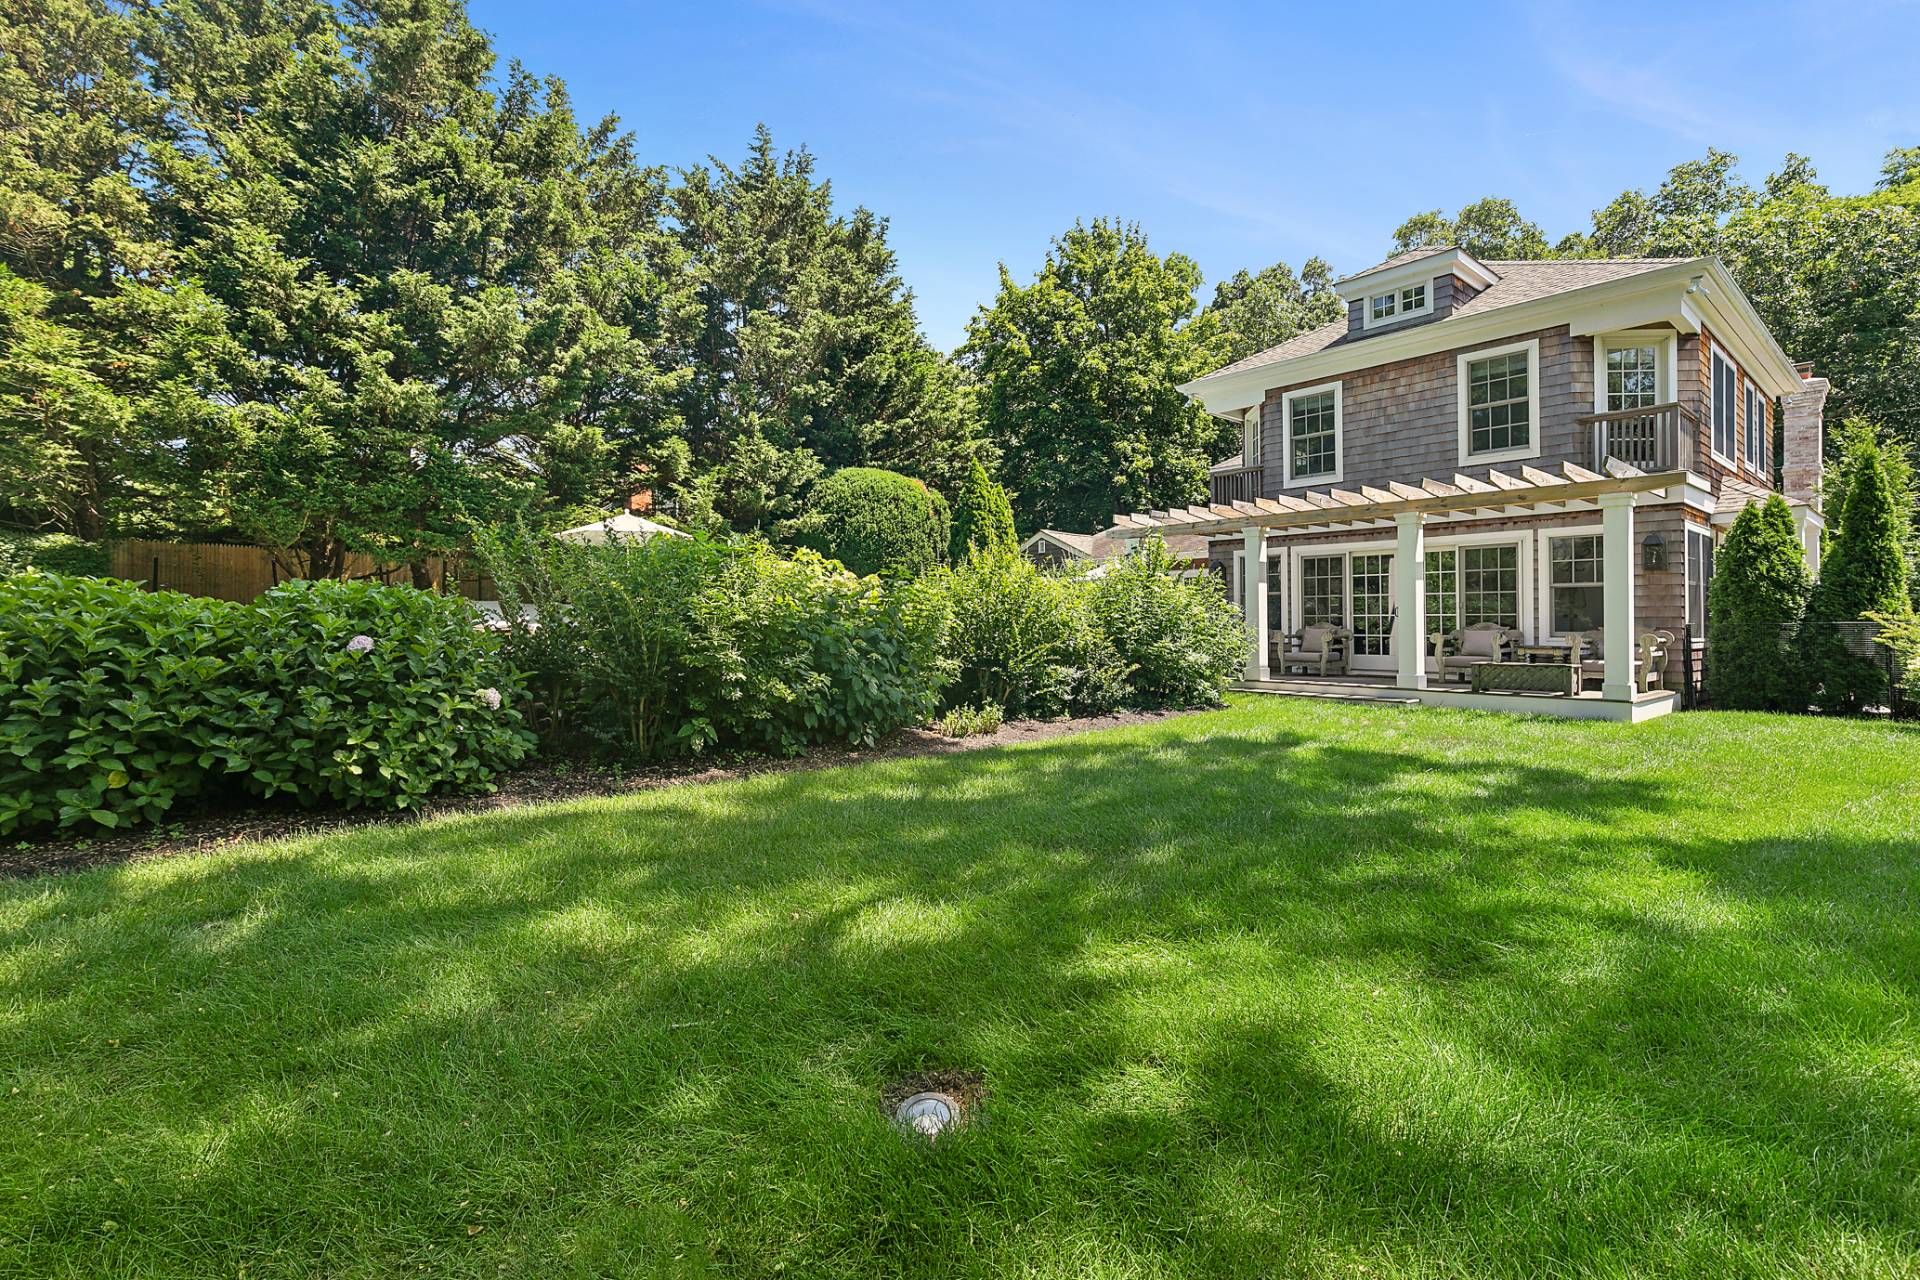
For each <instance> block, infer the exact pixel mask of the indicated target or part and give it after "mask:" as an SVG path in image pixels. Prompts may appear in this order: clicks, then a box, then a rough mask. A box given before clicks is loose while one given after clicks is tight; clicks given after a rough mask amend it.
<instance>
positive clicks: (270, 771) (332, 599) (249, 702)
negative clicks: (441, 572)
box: [214, 582, 532, 809]
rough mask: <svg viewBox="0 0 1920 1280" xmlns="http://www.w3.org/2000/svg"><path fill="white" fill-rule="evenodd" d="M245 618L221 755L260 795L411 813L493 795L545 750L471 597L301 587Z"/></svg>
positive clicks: (218, 745)
mask: <svg viewBox="0 0 1920 1280" xmlns="http://www.w3.org/2000/svg"><path fill="white" fill-rule="evenodd" d="M244 619H245V621H244V628H243V633H244V641H245V643H244V644H243V645H242V646H241V648H240V649H239V651H238V652H237V653H236V654H235V655H234V659H233V664H232V678H231V679H230V680H229V681H227V682H226V683H225V684H224V685H223V687H222V689H221V691H220V693H221V696H220V698H219V700H218V704H219V705H220V706H221V707H222V708H223V709H226V710H228V712H229V717H230V718H229V723H230V724H231V725H232V730H231V731H230V732H229V733H227V734H225V735H223V736H221V737H220V738H218V739H216V740H215V743H214V751H215V753H216V755H217V757H218V759H219V762H220V763H221V764H222V765H224V767H225V768H226V769H227V770H229V771H230V772H232V773H235V774H238V775H241V777H242V778H243V780H244V784H245V785H246V787H247V788H248V789H249V790H251V791H253V792H254V793H256V794H258V795H261V796H268V797H271V796H276V795H282V794H286V795H291V796H292V797H294V798H295V799H297V800H298V801H300V803H302V804H314V803H317V802H319V801H322V800H328V801H333V802H335V803H338V804H343V805H346V806H348V807H357V806H360V805H372V806H375V807H379V808H393V809H405V808H409V807H412V806H417V805H418V804H419V802H420V801H421V800H423V799H424V798H426V797H427V796H428V795H429V794H431V793H432V792H434V791H436V790H440V789H449V790H455V791H471V790H476V789H480V788H484V787H486V786H487V785H488V784H490V783H491V782H492V780H493V778H494V776H495V774H496V773H498V772H499V771H500V770H501V769H503V768H505V767H506V766H508V765H510V764H512V763H514V762H516V761H518V760H521V759H523V758H524V757H525V756H526V755H527V754H528V752H529V751H530V750H531V748H532V740H531V736H530V735H529V734H528V733H527V731H526V730H525V728H523V727H522V724H521V720H520V716H519V714H518V712H517V711H515V710H514V709H513V708H512V707H511V706H509V705H507V702H508V695H509V693H511V692H513V691H514V690H513V684H514V681H513V677H512V675H511V673H510V670H509V668H508V667H507V666H506V665H505V664H504V663H502V662H501V661H500V659H499V642H498V641H497V640H496V639H495V638H494V636H493V634H492V633H491V632H489V631H487V630H486V629H484V628H481V627H477V626H476V625H475V618H474V613H473V607H472V606H471V605H469V604H468V603H467V602H466V601H464V600H462V599H460V598H458V597H455V596H442V595H436V594H434V593H433V592H429V591H416V590H413V589H412V588H409V587H390V586H380V585H376V584H374V583H370V582H288V583H283V584H282V585H280V586H278V587H275V588H274V589H273V590H271V591H269V592H267V593H266V594H265V595H263V596H261V597H260V599H259V600H258V601H257V602H256V603H255V604H254V605H252V606H251V607H250V608H248V609H247V610H246V613H245V615H244Z"/></svg>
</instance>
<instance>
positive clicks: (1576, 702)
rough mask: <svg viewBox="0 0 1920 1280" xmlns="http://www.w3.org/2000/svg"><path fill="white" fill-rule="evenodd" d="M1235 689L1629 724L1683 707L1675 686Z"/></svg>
mask: <svg viewBox="0 0 1920 1280" xmlns="http://www.w3.org/2000/svg"><path fill="white" fill-rule="evenodd" d="M1232 687H1233V688H1234V689H1235V690H1237V691H1239V692H1241V693H1265V694H1274V695H1277V696H1280V697H1291V698H1321V699H1326V700H1331V701H1339V702H1364V703H1374V704H1377V705H1384V706H1402V707H1411V706H1428V707H1467V708H1472V709H1475V710H1480V711H1509V712H1521V713H1525V714H1531V715H1543V716H1559V717H1562V718H1563V719H1568V720H1618V721H1621V722H1623V723H1630V724H1638V723H1639V722H1640V721H1642V720H1651V719H1653V718H1654V717H1655V716H1663V715H1666V714H1667V713H1668V712H1669V711H1677V710H1678V709H1679V707H1680V695H1679V693H1678V692H1677V691H1672V690H1658V689H1656V690H1654V691H1652V692H1649V693H1640V694H1635V695H1634V697H1633V698H1632V700H1631V701H1628V700H1623V699H1617V698H1608V697H1605V696H1603V695H1602V694H1601V693H1600V691H1598V690H1588V691H1586V692H1584V693H1581V694H1580V695H1579V696H1577V697H1571V698H1570V697H1567V696H1566V695H1564V694H1551V693H1475V692H1474V691H1473V690H1472V689H1471V688H1469V687H1467V686H1466V685H1460V684H1446V685H1443V684H1439V683H1434V684H1430V685H1428V686H1427V687H1426V688H1424V689H1407V688H1402V687H1401V686H1400V685H1399V683H1398V682H1397V681H1396V680H1395V678H1394V677H1392V676H1389V675H1363V674H1356V675H1342V676H1324V677H1322V676H1288V677H1286V678H1285V679H1271V680H1240V681H1236V682H1235V683H1234V684H1233V686H1232Z"/></svg>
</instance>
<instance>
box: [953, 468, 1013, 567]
mask: <svg viewBox="0 0 1920 1280" xmlns="http://www.w3.org/2000/svg"><path fill="white" fill-rule="evenodd" d="M1019 545H1020V539H1019V537H1018V536H1017V535H1016V534H1015V533H1014V530H1013V506H1012V504H1011V503H1009V502H1008V501H1007V491H1006V490H1005V489H1002V488H1001V487H1000V486H999V485H998V484H997V483H995V482H994V480H993V478H992V477H991V476H989V475H988V474H987V469H986V468H985V467H983V466H981V465H980V460H979V459H978V458H975V459H974V460H973V464H972V465H971V466H970V467H968V468H967V478H966V479H965V480H964V481H963V482H961V485H960V496H959V498H958V499H957V500H956V501H955V503H954V508H953V545H952V548H951V552H950V556H951V559H952V560H953V562H954V563H955V564H958V563H960V561H962V560H964V559H966V558H967V556H968V555H969V554H970V553H972V552H974V551H976V550H980V551H988V550H1016V549H1018V547H1019Z"/></svg>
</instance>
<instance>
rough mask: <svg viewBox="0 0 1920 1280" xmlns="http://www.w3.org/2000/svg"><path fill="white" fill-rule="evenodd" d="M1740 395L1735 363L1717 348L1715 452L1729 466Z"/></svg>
mask: <svg viewBox="0 0 1920 1280" xmlns="http://www.w3.org/2000/svg"><path fill="white" fill-rule="evenodd" d="M1738 395H1739V375H1738V374H1737V373H1735V372H1734V368H1733V361H1731V360H1729V359H1727V358H1726V357H1725V356H1723V355H1721V354H1720V350H1719V348H1718V347H1716V348H1714V352H1713V451H1714V452H1715V453H1717V454H1719V455H1720V458H1721V460H1722V461H1724V462H1727V463H1729V464H1731V463H1732V462H1733V450H1734V441H1735V439H1736V438H1737V435H1736V433H1735V431H1734V429H1733V415H1734V412H1735V405H1736V404H1737V403H1738V401H1737V397H1738Z"/></svg>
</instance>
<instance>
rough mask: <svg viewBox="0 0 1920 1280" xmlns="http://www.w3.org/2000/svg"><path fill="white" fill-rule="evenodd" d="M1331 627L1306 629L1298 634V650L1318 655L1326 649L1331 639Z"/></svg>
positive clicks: (1332, 631)
mask: <svg viewBox="0 0 1920 1280" xmlns="http://www.w3.org/2000/svg"><path fill="white" fill-rule="evenodd" d="M1333 634H1334V628H1332V627H1306V628H1303V629H1302V630H1301V632H1300V648H1301V651H1302V652H1305V653H1319V652H1321V651H1322V650H1324V649H1325V648H1326V647H1327V642H1328V641H1329V640H1331V639H1332V638H1333Z"/></svg>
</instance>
